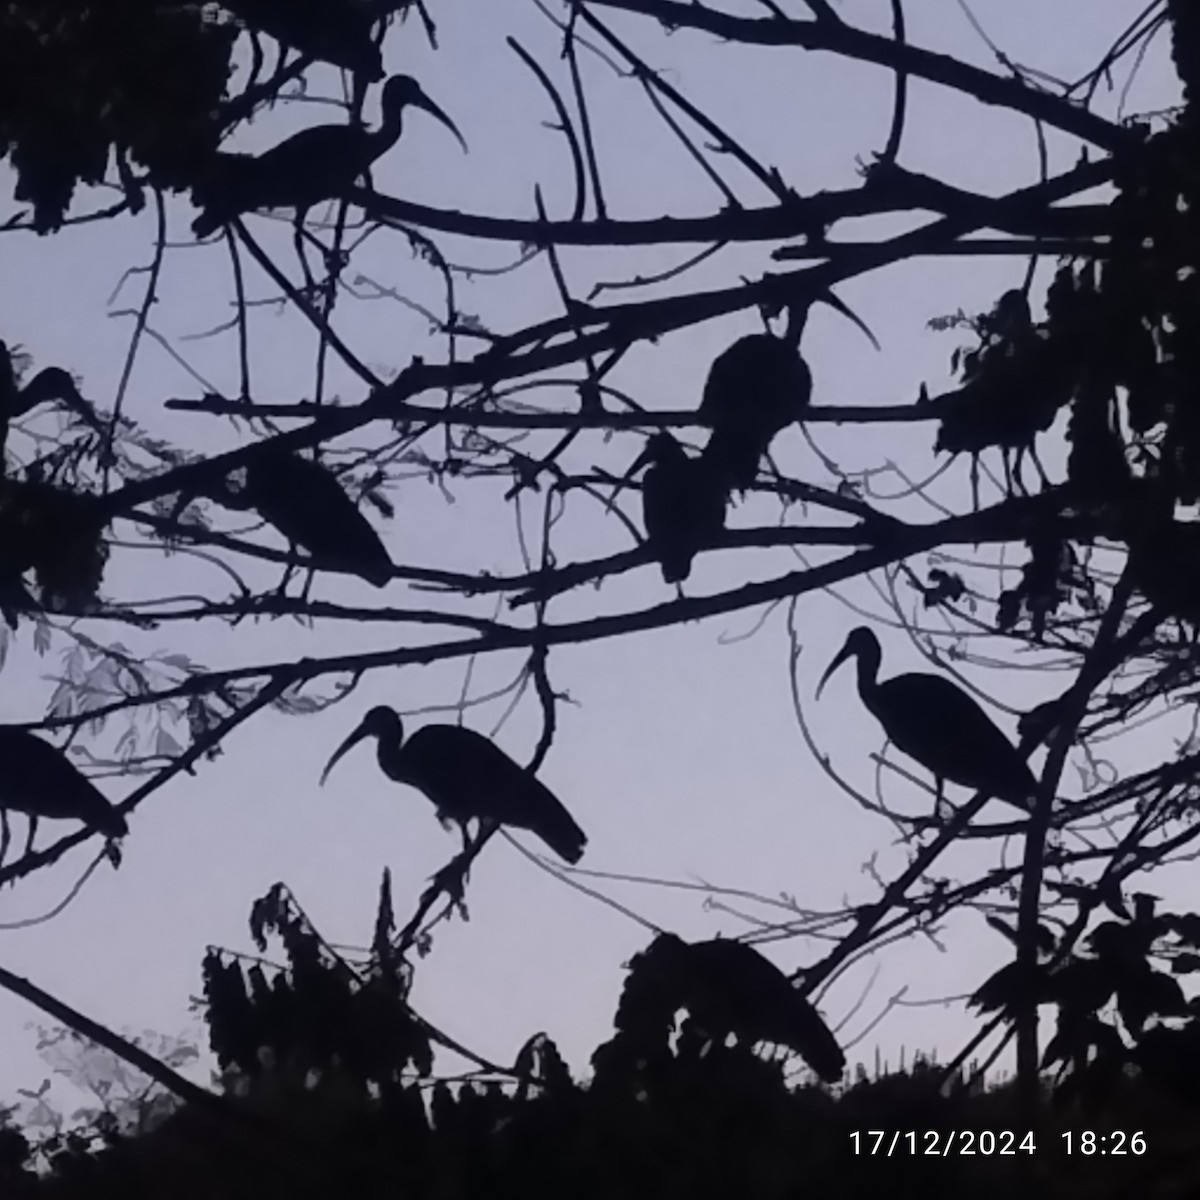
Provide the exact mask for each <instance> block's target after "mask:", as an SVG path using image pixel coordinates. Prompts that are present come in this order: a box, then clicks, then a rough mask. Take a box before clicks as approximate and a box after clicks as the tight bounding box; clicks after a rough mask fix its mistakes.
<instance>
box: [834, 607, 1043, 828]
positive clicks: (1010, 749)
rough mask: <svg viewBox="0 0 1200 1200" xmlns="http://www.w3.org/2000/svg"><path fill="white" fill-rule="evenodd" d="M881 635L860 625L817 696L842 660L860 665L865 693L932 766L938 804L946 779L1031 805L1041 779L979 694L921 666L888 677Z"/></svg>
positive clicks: (871, 707) (908, 748)
mask: <svg viewBox="0 0 1200 1200" xmlns="http://www.w3.org/2000/svg"><path fill="white" fill-rule="evenodd" d="M882 657H883V655H882V651H881V650H880V647H879V639H878V638H877V637H876V636H875V634H874V633H872V632H871V630H869V629H867V628H865V627H864V626H861V625H860V626H859V627H858V628H857V629H854V630H852V631H851V632H850V636H849V637H847V638H846V644H845V645H844V646H843V647H842V648H841V650H840V651H839V652H838V654H837V656H836V657H835V658H834V660H833V661H832V662H831V663H830V664H829V666H828V667H827V668H826V670H825V674H824V675H822V676H821V681H820V683H819V684H818V685H817V695H818V696H820V694H821V690H822V689H823V688H824V687H825V684H826V683H827V682H828V680H829V677H830V676H831V675H832V674H833V673H834V671H836V670H837V668H838V667H840V666H841V665H842V663H844V662H846V661H847V660H848V659H851V658H854V659H856V660H857V664H858V694H859V696H860V697H861V698H862V702H863V704H864V705H865V706H866V708H867V711H868V712H869V713H871V715H872V716H874V717H875V719H876V720H877V721H878V722H879V723H880V725H882V726H883V730H884V732H885V733H886V734H887V735H888V738H889V739H890V740H891V742H892V743H893V744H894V745H895V747H896V748H897V749H898V750H900V751H901V752H902V753H904V754H907V755H908V756H909V758H912V759H915V760H916V761H917V762H919V763H920V764H921V766H923V767H924V768H925V769H926V770H928V771H930V772H932V774H933V776H934V779H935V780H936V783H937V803H936V805H935V810H934V811H935V815H936V813H937V807H938V806H940V802H941V799H942V795H943V789H944V786H945V781H946V780H950V782H951V783H957V784H961V785H962V786H963V787H968V788H972V789H974V790H976V791H981V792H986V793H987V794H988V795H989V796H995V797H997V798H999V799H1001V800H1007V801H1008V802H1009V803H1010V804H1014V805H1016V806H1017V807H1018V808H1020V809H1022V810H1023V811H1024V812H1028V811H1029V809H1030V805H1031V803H1032V800H1033V795H1034V791H1035V789H1036V786H1037V785H1036V782H1035V780H1034V778H1033V775H1032V773H1031V772H1030V770H1029V766H1028V764H1027V763H1026V762H1025V760H1024V759H1023V758H1022V757H1021V755H1020V754H1019V753H1018V752H1017V749H1016V747H1015V746H1014V745H1013V744H1012V743H1011V742H1010V741H1009V740H1008V738H1006V737H1005V736H1004V734H1003V733H1001V732H1000V730H999V729H998V728H997V727H996V726H995V725H994V724H993V723H992V719H991V718H990V717H989V716H988V715H987V713H985V712H984V711H983V709H982V708H981V707H980V706H979V704H978V703H977V702H976V701H975V700H974V698H973V697H971V696H970V695H968V694H967V693H966V692H965V691H963V690H962V688H960V687H959V686H958V685H957V684H955V683H953V682H951V681H950V680H949V679H946V678H945V677H944V676H941V675H931V674H927V673H924V672H917V671H913V672H910V673H908V674H905V675H896V676H894V677H893V678H891V679H885V680H883V681H882V682H880V679H879V666H880V663H881V661H882Z"/></svg>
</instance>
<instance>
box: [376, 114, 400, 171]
mask: <svg viewBox="0 0 1200 1200" xmlns="http://www.w3.org/2000/svg"><path fill="white" fill-rule="evenodd" d="M403 131H404V118H403V114H402V113H399V112H397V113H394V114H391V115H385V116H384V118H383V121H382V122H381V124H380V126H379V128H378V129H376V130H373V131H372V132H371V133H368V134H367V145H368V146H369V147H370V148H371V160H372V161H374V160H375V159H377V158H379V156H380V155H382V154H386V153H387V151H389V150H390V149H391V148H392V147H393V146H394V145H395V144H396V143H397V142H398V141H399V140H400V134H401V133H402V132H403Z"/></svg>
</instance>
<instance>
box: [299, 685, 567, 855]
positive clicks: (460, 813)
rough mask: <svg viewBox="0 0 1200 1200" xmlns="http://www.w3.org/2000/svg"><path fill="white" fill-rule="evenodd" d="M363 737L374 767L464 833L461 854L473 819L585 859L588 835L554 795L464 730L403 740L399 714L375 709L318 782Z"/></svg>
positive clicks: (429, 731) (431, 729) (434, 730)
mask: <svg viewBox="0 0 1200 1200" xmlns="http://www.w3.org/2000/svg"><path fill="white" fill-rule="evenodd" d="M368 737H373V738H375V739H376V741H377V743H378V747H377V756H378V759H379V767H380V770H382V771H383V773H384V774H385V775H386V776H387V777H388V778H389V779H392V780H395V782H397V783H406V784H408V785H409V786H410V787H414V788H416V789H417V791H419V792H421V793H423V794H424V795H425V796H426V798H427V799H429V800H431V801H433V803H434V805H435V807H436V808H437V813H438V819H439V820H441V821H442V822H443V824H445V823H446V822H447V821H454V822H455V823H456V824H457V825H458V826H459V828H460V829H461V830H462V837H463V849H464V850H467V849H469V848H470V845H471V839H470V834H469V831H468V828H467V827H468V824H469V822H471V821H472V820H479V821H481V822H482V821H495V822H497V823H498V824H500V825H507V826H510V827H511V828H513V829H527V830H529V832H530V833H535V834H537V836H538V837H539V838H541V839H542V841H543V842H545V843H546V845H547V846H549V847H550V849H551V850H553V851H554V853H555V854H557V855H558V856H559V858H561V859H563V860H564V861H565V862H569V863H576V862H578V861H579V860H580V858H582V857H583V848H584V846H585V845H586V844H587V836H586V835H585V834H584V832H583V830H582V829H580V828H579V826H578V825H576V824H575V821H574V820H573V819H572V817H571V814H570V813H569V812H567V810H566V809H565V808H564V807H563V805H562V803H561V802H560V801H559V800H558V798H557V797H556V796H555V795H554V794H553V792H551V791H550V789H549V788H547V787H546V785H545V784H544V783H542V782H541V781H540V780H539V779H538V778H537V776H536V775H534V774H533V772H532V771H527V770H526V769H525V768H524V767H521V766H518V765H517V764H516V763H515V762H513V760H512V759H511V758H509V757H508V755H507V754H505V753H504V751H503V750H501V749H500V747H499V746H497V745H496V744H495V742H493V741H492V740H491V739H490V738H486V737H484V736H483V734H481V733H476V732H475V730H473V729H467V728H465V727H464V726H462V725H424V726H422V727H421V728H420V729H418V730H417V731H416V733H414V734H413V735H412V736H411V737H409V738H408V739H405V737H404V725H403V723H402V721H401V719H400V715H399V713H397V712H395V711H394V710H393V709H390V708H388V707H387V706H386V705H379V706H377V707H375V708H372V709H371V710H370V711H369V712H368V713H367V715H366V716H365V717H364V718H363V720H362V723H361V724H360V725H359V726H358V728H357V729H356V730H354V732H353V733H351V734H350V736H349V737H348V738H347V739H346V740H345V741H344V742H343V743H342V744H341V745H340V746H339V747H338V748H337V750H335V751H334V753H333V757H332V758H330V760H329V762H328V763H326V765H325V770H324V771H322V772H321V783H322V784H323V783H324V782H325V780H326V779H327V778H328V777H329V772H330V771H332V770H333V768H334V765H335V764H336V763H337V762H338V760H339V759H341V757H342V756H343V755H344V754H345V753H346V752H347V751H348V750H349V749H350V748H351V747H352V746H354V745H356V744H357V743H358V742H360V741H362V740H363V739H364V738H368Z"/></svg>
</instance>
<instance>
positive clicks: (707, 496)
mask: <svg viewBox="0 0 1200 1200" xmlns="http://www.w3.org/2000/svg"><path fill="white" fill-rule="evenodd" d="M646 464H649V465H650V469H649V470H648V471H647V472H646V475H645V478H644V479H643V480H642V521H643V524H644V525H645V527H646V540H647V542H648V543H649V546H650V549H651V551H652V552H653V554H654V557H655V558H657V559H658V561H659V563H660V564H661V565H662V575H663V579H664V580H665V581H666V582H667V583H679V582H681V581H682V580H685V579H686V578H687V577H688V575H690V574H691V570H692V559H693V558H695V556H696V553H697V551H699V550H702V549H703V548H704V547H705V546H708V545H711V544H712V543H713V541H715V540H716V538H717V537H718V536H719V535H720V533H721V531H722V530H723V529H724V528H725V506H726V494H725V490H724V488H723V486H722V483H721V479H720V478H719V476H717V475H716V474H715V473H714V472H713V471H712V470H711V468H710V466H709V464H708V463H707V462H706V461H705V460H704V459H702V458H690V457H689V456H688V454H687V452H686V451H685V450H684V448H683V447H682V446H681V445H680V444H679V443H678V442H677V441H676V440H675V439H674V438H673V437H672V436H671V435H670V434H669V433H666V432H665V431H664V432H662V433H656V434H655V435H654V436H653V437H652V438H650V439H649V441H648V442H647V443H646V448H645V450H643V451H642V453H641V455H640V456H639V457H638V458H637V460H636V461H635V462H634V463H633V465H632V466H631V467H630V468H629V471H628V472H627V474H626V478H632V477H633V476H634V475H636V474H637V472H638V471H639V470H640V469H641V468H642V467H643V466H645V465H646Z"/></svg>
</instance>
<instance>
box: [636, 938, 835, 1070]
mask: <svg viewBox="0 0 1200 1200" xmlns="http://www.w3.org/2000/svg"><path fill="white" fill-rule="evenodd" d="M647 953H648V954H658V955H659V957H660V959H661V960H662V962H663V964H664V967H666V968H667V970H669V971H670V973H671V975H673V976H674V978H675V979H676V980H677V981H678V984H679V985H680V986H679V995H678V996H677V997H675V998H673V999H678V1000H679V1003H680V1006H681V1007H686V1008H687V1009H688V1012H689V1014H690V1016H691V1018H692V1020H693V1021H694V1022H696V1024H697V1025H699V1026H701V1027H702V1028H703V1029H705V1030H706V1031H707V1032H708V1033H709V1035H710V1036H712V1037H715V1038H718V1039H721V1040H723V1039H724V1038H725V1037H727V1036H728V1035H729V1034H730V1033H732V1034H734V1035H735V1036H736V1037H737V1038H739V1039H740V1040H741V1041H743V1042H746V1043H748V1044H750V1045H753V1044H755V1043H758V1042H771V1043H773V1044H775V1045H778V1046H787V1047H788V1048H789V1049H791V1050H794V1051H795V1052H796V1053H797V1054H799V1055H800V1057H801V1058H803V1059H804V1061H805V1062H806V1063H808V1065H809V1066H810V1067H811V1068H812V1069H813V1070H814V1071H815V1072H816V1073H817V1074H818V1075H819V1076H820V1077H821V1078H822V1079H824V1080H825V1081H826V1082H829V1083H832V1082H835V1081H836V1080H838V1079H840V1078H841V1076H842V1073H843V1071H844V1070H845V1067H846V1056H845V1054H844V1053H843V1052H842V1048H841V1047H840V1046H839V1045H838V1043H837V1039H836V1038H835V1037H834V1035H833V1033H832V1032H831V1031H830V1029H829V1027H828V1026H827V1025H826V1024H825V1021H824V1020H823V1019H822V1017H821V1014H820V1013H819V1012H817V1010H816V1009H815V1008H814V1007H813V1006H812V1005H811V1004H810V1003H809V1002H808V1001H807V1000H806V999H805V998H804V997H803V996H801V995H800V994H799V993H798V992H797V991H796V989H795V988H794V987H793V985H792V984H791V982H789V980H788V978H787V976H786V975H784V973H783V972H782V971H781V970H780V969H779V968H778V967H777V966H775V964H774V963H773V962H771V961H770V960H769V959H767V958H764V957H763V955H761V954H760V953H759V952H758V951H757V950H755V949H754V947H752V946H747V945H745V944H744V943H742V942H735V941H730V940H727V939H725V938H713V939H711V940H709V941H704V942H692V943H687V942H684V941H682V940H681V939H680V938H677V937H675V936H674V934H664V935H661V936H660V937H659V938H657V939H656V940H655V942H654V944H653V945H652V946H651V947H650V950H649V951H648V952H647Z"/></svg>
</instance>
